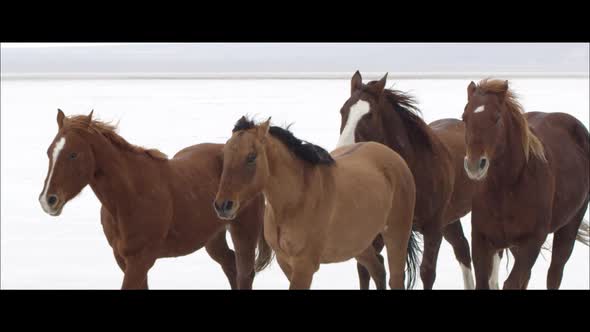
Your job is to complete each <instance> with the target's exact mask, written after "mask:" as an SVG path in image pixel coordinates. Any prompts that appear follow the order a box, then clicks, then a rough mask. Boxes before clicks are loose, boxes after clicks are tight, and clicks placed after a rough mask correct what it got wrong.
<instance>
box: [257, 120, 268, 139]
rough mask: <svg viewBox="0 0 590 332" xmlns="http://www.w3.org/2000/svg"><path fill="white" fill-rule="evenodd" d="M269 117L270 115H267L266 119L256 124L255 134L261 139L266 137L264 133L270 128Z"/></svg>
mask: <svg viewBox="0 0 590 332" xmlns="http://www.w3.org/2000/svg"><path fill="white" fill-rule="evenodd" d="M270 119H271V117H268V120H266V121H264V122H263V123H261V124H260V125H259V126H258V129H257V134H258V137H260V138H261V139H264V138H266V135H267V134H268V130H269V128H270Z"/></svg>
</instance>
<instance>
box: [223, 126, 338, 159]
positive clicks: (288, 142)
mask: <svg viewBox="0 0 590 332" xmlns="http://www.w3.org/2000/svg"><path fill="white" fill-rule="evenodd" d="M254 127H256V125H255V124H254V121H252V120H248V119H246V117H245V116H243V117H241V118H240V119H239V120H238V122H236V125H235V126H234V129H233V130H232V132H233V133H235V132H236V131H241V130H248V129H252V128H254ZM268 132H269V133H270V134H271V135H272V136H273V137H275V138H277V139H278V140H279V141H281V142H282V143H283V144H285V146H286V147H287V148H288V149H289V150H290V151H291V152H293V153H294V154H295V155H296V156H297V157H299V158H301V159H303V160H305V161H307V162H309V163H311V164H313V165H319V164H328V165H330V164H333V163H334V159H333V158H332V156H331V155H330V153H328V151H326V150H324V149H323V148H322V147H319V146H317V145H314V144H311V143H309V142H306V141H303V140H301V139H299V138H297V137H295V135H293V133H291V132H290V131H289V130H288V129H285V128H281V127H276V126H271V127H270V128H269V130H268Z"/></svg>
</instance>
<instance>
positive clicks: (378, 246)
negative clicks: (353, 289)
mask: <svg viewBox="0 0 590 332" xmlns="http://www.w3.org/2000/svg"><path fill="white" fill-rule="evenodd" d="M372 246H373V248H374V251H375V256H376V257H377V259H378V260H379V262H381V265H383V269H385V259H384V258H383V255H381V254H380V252H381V251H382V250H383V247H384V246H385V244H384V242H383V237H382V236H381V234H379V235H377V237H375V239H374V240H373V244H372ZM356 268H357V271H358V275H359V285H360V289H369V283H370V281H371V274H370V273H369V270H367V268H366V267H365V266H363V264H361V263H360V262H357V263H356ZM375 285H377V281H376V280H375Z"/></svg>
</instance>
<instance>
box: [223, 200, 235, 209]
mask: <svg viewBox="0 0 590 332" xmlns="http://www.w3.org/2000/svg"><path fill="white" fill-rule="evenodd" d="M223 205H224V206H223V210H225V211H229V210H231V207H232V206H233V205H234V202H232V201H225V202H223Z"/></svg>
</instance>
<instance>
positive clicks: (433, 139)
mask: <svg viewBox="0 0 590 332" xmlns="http://www.w3.org/2000/svg"><path fill="white" fill-rule="evenodd" d="M386 81H387V74H385V76H383V78H381V79H380V80H378V81H371V82H369V83H367V84H363V82H362V77H361V74H360V72H359V71H358V70H357V71H356V72H355V73H354V75H353V76H352V79H351V91H350V97H349V98H348V100H346V102H345V103H344V105H343V106H342V108H341V109H340V114H341V125H340V138H339V140H338V143H337V146H338V147H342V146H346V145H349V144H353V143H356V142H367V141H374V142H379V143H382V144H385V145H387V146H388V147H389V148H391V149H393V150H394V151H396V152H397V153H399V154H400V155H401V156H402V157H403V158H404V160H405V161H406V163H407V164H408V166H409V167H410V170H411V171H412V174H413V177H414V180H415V182H416V207H415V210H414V223H415V228H416V229H417V230H418V231H419V232H421V233H422V234H423V238H424V253H423V259H422V263H421V266H420V277H421V279H422V283H423V285H424V289H432V287H433V284H434V281H435V278H436V262H437V258H438V252H439V248H440V245H441V241H442V238H443V237H444V239H445V240H446V241H447V242H449V243H450V244H451V245H452V247H453V251H454V254H455V257H456V259H457V260H458V261H459V265H460V267H461V271H462V276H463V282H464V287H465V289H472V288H474V286H475V284H474V281H473V274H472V271H471V256H470V250H469V242H467V239H466V238H465V235H464V234H463V228H462V227H461V222H460V218H461V217H463V216H465V215H466V214H467V213H469V211H470V210H471V196H472V194H473V183H472V181H471V180H470V179H469V178H468V177H467V176H466V175H465V172H464V171H463V156H464V155H465V142H464V138H463V137H464V130H465V126H464V125H463V123H462V122H461V121H460V120H459V119H441V120H437V121H435V122H432V123H430V125H428V124H426V123H425V122H424V121H423V120H422V118H421V117H420V114H421V113H420V110H419V109H418V107H417V106H416V102H415V100H414V98H413V97H412V96H410V95H409V94H407V93H404V92H402V91H397V90H392V89H385V84H386ZM373 245H374V247H375V250H376V252H377V253H379V252H381V250H382V248H383V240H382V239H381V238H379V237H377V238H376V239H375V241H374V243H373ZM378 259H379V260H380V261H381V262H383V257H382V256H381V255H380V254H378ZM357 268H358V274H359V282H360V288H361V289H368V288H369V282H370V276H369V274H368V273H367V270H366V269H365V268H364V267H363V266H362V265H360V264H358V265H357Z"/></svg>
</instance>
